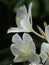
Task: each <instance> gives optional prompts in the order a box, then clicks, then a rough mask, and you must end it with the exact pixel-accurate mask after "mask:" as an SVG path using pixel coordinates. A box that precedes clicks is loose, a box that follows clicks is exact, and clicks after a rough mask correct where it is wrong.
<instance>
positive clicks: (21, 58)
mask: <svg viewBox="0 0 49 65" xmlns="http://www.w3.org/2000/svg"><path fill="white" fill-rule="evenodd" d="M13 62H23V57H20V56H19V55H17V56H15V58H14V60H13Z"/></svg>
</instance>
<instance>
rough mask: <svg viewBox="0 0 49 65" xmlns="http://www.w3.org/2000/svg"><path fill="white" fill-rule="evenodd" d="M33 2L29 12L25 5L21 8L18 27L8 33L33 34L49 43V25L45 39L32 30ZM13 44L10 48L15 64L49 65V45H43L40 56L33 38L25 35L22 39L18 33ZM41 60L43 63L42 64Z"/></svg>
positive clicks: (18, 13) (17, 18)
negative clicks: (27, 62) (26, 62)
mask: <svg viewBox="0 0 49 65" xmlns="http://www.w3.org/2000/svg"><path fill="white" fill-rule="evenodd" d="M31 9H32V2H31V3H30V4H29V8H28V12H27V9H26V7H25V5H23V6H21V7H20V8H19V9H18V10H17V16H16V24H17V26H18V27H16V28H15V27H11V28H10V29H8V31H7V33H16V32H33V33H35V34H36V35H37V36H39V37H41V38H45V37H46V39H47V41H48V42H49V25H48V26H46V27H45V37H44V36H42V35H40V34H38V33H37V32H35V31H34V29H33V28H32V14H31ZM12 43H13V44H11V46H10V49H11V52H12V54H13V55H14V56H15V58H14V60H13V61H14V62H24V61H29V62H31V64H29V65H43V64H44V65H49V43H46V42H43V43H42V45H41V51H40V54H39V55H38V54H37V53H36V46H35V43H34V41H33V39H32V37H31V36H30V35H29V34H27V33H24V34H23V36H22V38H21V37H20V36H19V35H18V34H17V33H16V34H14V35H13V37H12ZM40 58H41V59H42V63H43V64H42V63H40Z"/></svg>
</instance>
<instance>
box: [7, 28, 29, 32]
mask: <svg viewBox="0 0 49 65" xmlns="http://www.w3.org/2000/svg"><path fill="white" fill-rule="evenodd" d="M16 32H30V31H29V30H28V29H23V28H14V27H11V28H10V29H8V31H7V33H16Z"/></svg>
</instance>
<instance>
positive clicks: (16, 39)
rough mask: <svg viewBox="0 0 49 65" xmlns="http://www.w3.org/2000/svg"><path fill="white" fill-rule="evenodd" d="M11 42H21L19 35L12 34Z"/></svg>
mask: <svg viewBox="0 0 49 65" xmlns="http://www.w3.org/2000/svg"><path fill="white" fill-rule="evenodd" d="M12 42H13V43H16V44H17V45H20V44H22V43H23V41H22V39H21V37H20V36H19V35H18V34H14V35H13V37H12Z"/></svg>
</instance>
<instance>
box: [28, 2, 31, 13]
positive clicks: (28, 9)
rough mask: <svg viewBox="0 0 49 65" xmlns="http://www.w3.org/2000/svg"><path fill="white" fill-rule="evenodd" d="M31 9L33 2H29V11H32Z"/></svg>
mask: <svg viewBox="0 0 49 65" xmlns="http://www.w3.org/2000/svg"><path fill="white" fill-rule="evenodd" d="M31 9H32V2H31V3H30V4H29V8H28V10H29V13H31Z"/></svg>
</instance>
